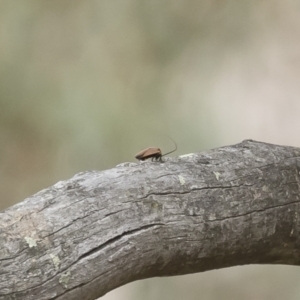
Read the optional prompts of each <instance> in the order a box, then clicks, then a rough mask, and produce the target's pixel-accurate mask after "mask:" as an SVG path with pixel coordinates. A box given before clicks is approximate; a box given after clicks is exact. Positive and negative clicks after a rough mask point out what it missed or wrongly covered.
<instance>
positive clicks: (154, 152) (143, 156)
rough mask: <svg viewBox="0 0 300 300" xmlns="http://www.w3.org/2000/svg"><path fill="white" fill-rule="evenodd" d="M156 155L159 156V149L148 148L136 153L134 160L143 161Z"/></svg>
mask: <svg viewBox="0 0 300 300" xmlns="http://www.w3.org/2000/svg"><path fill="white" fill-rule="evenodd" d="M157 155H161V150H160V149H159V148H154V147H150V148H147V149H145V150H142V151H140V152H139V153H137V154H136V156H135V158H136V159H141V160H143V159H147V158H150V157H154V156H157Z"/></svg>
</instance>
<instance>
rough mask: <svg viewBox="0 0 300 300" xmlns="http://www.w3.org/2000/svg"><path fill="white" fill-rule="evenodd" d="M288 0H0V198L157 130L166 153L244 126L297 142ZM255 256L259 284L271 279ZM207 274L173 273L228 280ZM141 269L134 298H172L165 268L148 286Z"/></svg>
mask: <svg viewBox="0 0 300 300" xmlns="http://www.w3.org/2000/svg"><path fill="white" fill-rule="evenodd" d="M299 10H300V5H299V3H298V2H297V1H292V0H288V1H285V2H282V1H278V0H277V1H263V2H261V1H252V2H251V1H250V2H249V1H234V0H231V1H216V0H215V1H207V0H203V1H191V0H187V1H186V0H185V1H183V0H179V1H158V0H153V1H137V0H124V1H107V0H104V1H95V0H94V1H76V0H72V1H68V0H65V1H58V0H52V1H26V0H25V1H18V2H16V1H1V2H0V78H1V80H0V199H1V200H0V210H1V209H4V208H6V207H8V206H10V205H12V204H13V203H16V202H17V201H21V200H23V199H24V198H26V197H27V196H29V195H31V194H33V193H35V192H37V191H39V190H41V189H42V188H45V187H47V186H49V185H52V184H54V183H55V182H56V181H59V180H62V179H64V178H69V177H71V176H73V175H74V174H75V173H77V172H79V171H83V170H89V169H98V170H102V169H105V168H111V167H114V166H115V165H116V164H118V163H121V162H124V161H134V154H135V153H136V152H138V151H139V150H141V149H143V148H145V147H148V146H158V147H161V148H162V149H163V151H164V152H166V151H169V150H170V149H171V148H172V147H173V144H172V143H171V142H170V140H169V139H168V138H167V137H166V136H170V137H172V138H173V139H174V140H176V141H177V143H178V146H179V149H178V151H177V153H176V154H175V155H179V154H184V153H189V152H197V151H201V150H203V149H209V148H212V147H217V146H221V145H225V144H230V143H235V142H240V141H241V140H242V139H245V138H254V139H260V140H263V141H269V142H274V143H279V144H280V143H284V144H290V145H296V146H297V145H299V144H300V139H299V138H298V125H300V124H299V122H300V121H299V117H298V112H299V109H300V102H299V101H298V95H299V92H300V91H299V89H300V86H299V83H298V78H299V70H300V68H299V67H300V66H299V64H300V60H299V55H300V54H299V53H300V51H299V50H300V49H299V47H300V42H299V38H298V36H299V31H300V18H299V12H300V11H299ZM246 269H247V268H243V270H246ZM232 270H233V271H232ZM234 270H235V269H230V270H227V271H226V272H227V274H231V276H233V278H234V280H233V282H231V283H232V285H233V286H234V288H235V289H237V290H239V289H240V290H241V291H243V292H241V294H240V295H243V296H242V298H243V299H271V298H272V299H282V295H283V294H282V293H281V294H280V293H277V292H276V291H277V290H276V289H274V290H272V289H271V287H270V290H268V291H267V292H265V291H264V292H259V289H258V290H257V291H256V292H255V293H254V292H253V290H246V289H243V288H244V287H245V286H247V285H248V283H247V282H246V280H249V278H248V277H247V276H244V277H243V275H239V276H238V277H234V275H232V274H237V273H236V272H237V271H234ZM248 270H249V269H248ZM255 270H256V269H255V268H252V269H251V271H249V272H250V273H249V274H252V275H253V274H255V276H256V278H258V279H257V280H256V281H255V282H256V284H257V285H258V286H259V287H261V286H262V285H263V284H264V282H265V283H266V284H267V285H268V286H270V285H272V283H273V281H272V276H269V273H268V271H265V273H264V272H263V271H260V270H261V269H259V271H255ZM265 270H269V269H265ZM276 270H278V269H276ZM284 270H287V269H284ZM289 270H290V269H289ZM293 270H295V269H293ZM222 272H223V271H222ZM255 272H256V273H255ZM280 272H281V271H280ZM295 272H296V271H295ZM295 272H294V273H290V274H293V275H294V274H295ZM297 272H299V271H297ZM282 273H284V272H282ZM207 274H208V273H204V274H201V275H198V276H202V277H199V278H209V280H211V281H209V282H210V286H211V288H209V289H207V288H206V286H207V284H208V283H207V282H208V281H205V282H206V284H205V285H203V284H202V285H201V284H194V285H193V288H189V292H190V294H188V292H187V291H186V290H184V287H182V291H184V292H183V294H184V293H186V297H185V299H199V295H203V297H202V298H201V299H220V298H222V299H226V294H227V295H228V298H230V295H231V296H232V294H231V293H230V292H229V285H230V284H229V283H228V282H226V288H224V290H222V291H221V294H220V293H215V289H218V286H219V285H222V282H223V281H222V280H224V277H225V280H226V277H227V276H224V275H220V276H218V275H214V276H213V277H209V276H208V275H207ZM213 274H216V273H213ZM217 274H224V273H217ZM238 274H242V271H240V270H239V273H238ZM244 274H248V273H247V271H245V273H244ZM252 275H251V276H252ZM298 275H299V274H298ZM253 276H254V275H253ZM255 276H254V277H255ZM282 276H284V278H285V277H286V275H282ZM291 276H292V275H291ZM229 277H230V276H229ZM183 278H191V277H181V278H180V282H182V283H184V282H186V281H185V280H186V279H183ZM193 278H194V277H193ZM197 278H198V277H197ZM262 279H263V280H262ZM189 280H190V279H189ZM203 280H204V279H203ZM243 280H244V281H243ZM251 280H252V279H251ZM154 281H155V280H154ZM213 281H214V282H213ZM147 282H150V281H143V282H142V283H139V285H138V286H139V287H140V288H141V294H139V293H138V294H136V289H135V290H134V291H135V292H134V295H139V296H137V297H138V299H141V298H143V299H149V300H150V299H158V298H161V297H160V296H159V295H161V294H162V293H163V289H164V288H166V289H165V291H166V292H164V293H169V294H170V295H171V294H172V295H173V297H172V299H173V300H175V299H179V298H175V297H176V295H175V294H177V292H175V293H171V291H172V289H173V287H174V282H176V281H174V280H171V279H170V283H169V284H168V285H167V287H166V286H165V285H164V286H162V285H161V286H160V285H159V283H158V284H155V283H153V286H155V288H154V291H156V292H157V293H158V294H155V292H154V293H151V292H150V291H149V290H151V289H152V287H151V288H149V287H148V288H147V284H148V283H147ZM151 282H153V281H151ZM159 282H160V281H159ZM177 282H178V281H177ZM277 283H278V282H277ZM277 283H276V284H277ZM286 288H288V289H289V294H286V295H288V297H286V299H296V298H295V297H294V296H293V295H296V294H297V293H298V292H299V289H298V288H296V287H295V289H292V288H291V287H290V286H289V287H288V286H286ZM124 289H126V287H125V288H124ZM129 289H130V288H129ZM192 289H194V290H193V291H192ZM226 289H227V292H226ZM253 289H255V288H254V287H253ZM174 290H175V291H176V289H174ZM245 291H247V293H246V295H245V294H244V293H245ZM282 291H283V293H284V286H282ZM123 292H124V290H123ZM115 293H116V294H114V293H110V294H108V295H107V296H105V297H104V298H105V299H113V298H114V297H116V299H119V298H120V296H118V294H117V293H118V291H116V292H115ZM129 294H130V295H129V296H128V297H129V298H128V299H133V297H134V296H132V294H131V293H129ZM114 295H117V296H114ZM141 295H143V296H142V297H141ZM151 295H152V296H151ZM177 295H181V294H180V293H178V294H177ZM220 295H221V296H220ZM237 295H239V294H238V293H237V294H235V297H237V298H236V299H238V298H239V296H237ZM124 297H125V296H124ZM124 297H123V298H122V299H125V298H124ZM178 297H179V296H178ZM188 297H189V298H188ZM246 297H247V298H246ZM104 298H103V299H104ZM163 298H164V299H168V298H167V296H164V297H163ZM297 299H298V298H297Z"/></svg>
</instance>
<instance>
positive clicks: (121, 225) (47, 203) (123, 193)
mask: <svg viewBox="0 0 300 300" xmlns="http://www.w3.org/2000/svg"><path fill="white" fill-rule="evenodd" d="M299 157H300V149H299V148H293V147H285V146H277V145H271V144H266V143H259V142H255V141H251V140H247V141H244V142H242V143H240V144H238V145H234V146H229V147H222V148H218V149H214V150H211V151H208V152H202V153H198V154H189V155H184V156H181V157H179V158H174V159H171V158H167V159H166V161H165V162H164V163H160V162H149V161H146V162H143V163H125V164H122V165H119V166H117V167H116V168H114V169H110V170H107V171H92V172H84V173H80V174H77V175H76V176H74V177H73V178H71V179H69V180H66V181H62V182H58V183H57V184H55V185H54V186H52V187H50V188H47V189H45V190H42V191H40V192H39V193H37V194H36V195H33V196H32V197H30V198H28V199H26V200H25V201H23V202H21V203H19V204H17V205H15V206H13V207H11V208H9V209H7V210H5V211H3V212H2V213H0V241H1V243H0V299H1V300H3V299H5V300H8V299H22V300H26V299H40V300H43V299H60V300H62V299H63V300H66V299H68V300H70V299H96V298H97V297H100V296H101V295H104V294H105V293H107V292H108V291H110V290H112V289H114V288H116V287H118V286H121V285H123V284H125V283H128V282H131V281H134V280H137V279H142V278H148V277H153V276H171V275H178V274H187V273H195V272H202V271H205V270H211V269H216V268H224V267H229V266H236V265H242V264H254V263H255V264H266V263H272V264H292V265H299V263H300V251H299V249H300V247H299V246H300V245H299V242H300V241H299V229H300V227H299V203H300V193H299V183H300V181H299V171H300V168H299V162H300V160H299ZM36 297H38V298H36Z"/></svg>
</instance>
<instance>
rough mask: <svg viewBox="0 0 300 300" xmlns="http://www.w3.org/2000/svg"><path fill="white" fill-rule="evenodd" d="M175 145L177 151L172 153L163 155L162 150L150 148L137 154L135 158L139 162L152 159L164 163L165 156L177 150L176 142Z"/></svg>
mask: <svg viewBox="0 0 300 300" xmlns="http://www.w3.org/2000/svg"><path fill="white" fill-rule="evenodd" d="M172 141H173V140H172ZM173 142H174V141H173ZM174 144H175V149H174V150H172V151H170V152H167V153H165V154H164V155H163V154H162V153H161V150H160V149H159V148H155V147H149V148H147V149H144V150H142V151H140V152H139V153H137V154H136V156H135V158H136V159H138V160H145V159H148V158H151V160H152V161H153V160H155V161H161V162H162V157H163V156H165V155H168V154H170V153H173V152H175V151H176V150H177V144H176V143H175V142H174Z"/></svg>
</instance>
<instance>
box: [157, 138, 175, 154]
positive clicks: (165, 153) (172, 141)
mask: <svg viewBox="0 0 300 300" xmlns="http://www.w3.org/2000/svg"><path fill="white" fill-rule="evenodd" d="M168 138H169V139H170V140H171V141H172V142H173V143H174V145H175V149H174V150H172V151H170V152H167V153H165V154H164V155H162V156H161V157H163V156H165V155H168V154H171V153H173V152H175V151H176V150H177V144H176V143H175V141H174V140H173V139H171V138H170V137H169V136H168Z"/></svg>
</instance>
